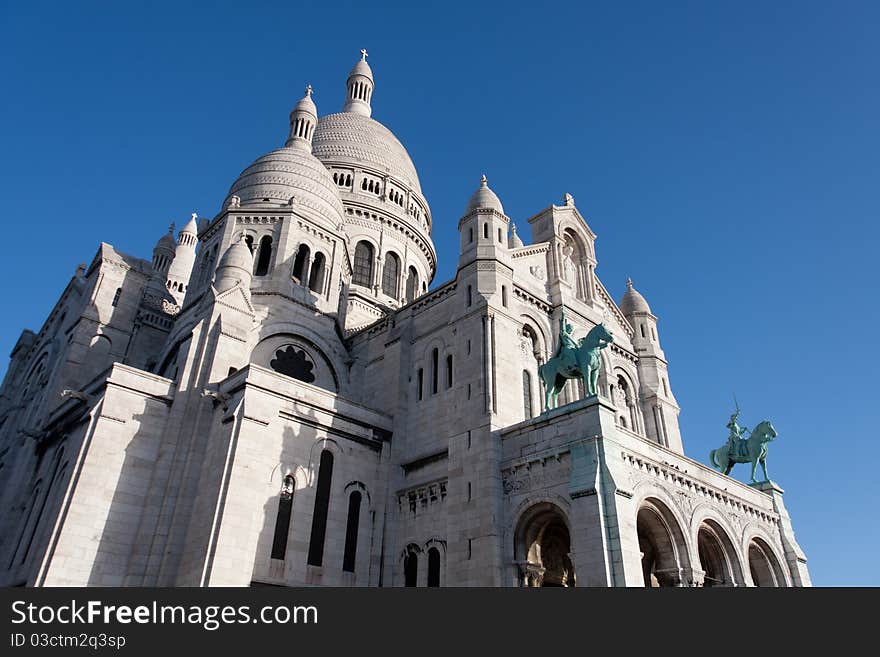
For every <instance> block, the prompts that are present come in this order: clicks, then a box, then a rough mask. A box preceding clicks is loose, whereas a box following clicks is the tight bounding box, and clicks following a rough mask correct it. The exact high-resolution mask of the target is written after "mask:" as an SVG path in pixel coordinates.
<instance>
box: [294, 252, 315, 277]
mask: <svg viewBox="0 0 880 657" xmlns="http://www.w3.org/2000/svg"><path fill="white" fill-rule="evenodd" d="M310 252H311V251H310V250H309V247H308V246H306V245H305V244H300V245H299V248H298V249H297V250H296V258H294V260H293V280H295V281H296V282H297V283H299V284H300V285H302V283H303V281H305V280H306V279H305V276H306V267H308V262H309V253H310Z"/></svg>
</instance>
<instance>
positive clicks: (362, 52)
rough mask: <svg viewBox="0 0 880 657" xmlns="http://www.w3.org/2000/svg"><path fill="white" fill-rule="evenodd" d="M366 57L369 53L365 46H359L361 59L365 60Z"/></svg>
mask: <svg viewBox="0 0 880 657" xmlns="http://www.w3.org/2000/svg"><path fill="white" fill-rule="evenodd" d="M367 57H369V53H367V50H366V48H361V61H362V62H365V61H367Z"/></svg>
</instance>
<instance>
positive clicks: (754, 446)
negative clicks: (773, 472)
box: [709, 420, 776, 484]
mask: <svg viewBox="0 0 880 657" xmlns="http://www.w3.org/2000/svg"><path fill="white" fill-rule="evenodd" d="M774 438H776V429H774V428H773V425H772V424H771V423H770V420H764V421H763V422H761V423H760V424H759V425H758V426H756V427H755V428H754V429H753V430H752V433H751V435H750V436H749V437H748V438H733V437H732V438H731V439H730V440H728V442H727V444H726V445H723V446H721V447H719V448H718V449H713V450H712V451H711V452H709V462H710V463H712V465H713V466H714V467H716V468H718V469H719V470H721V472H723V473H724V474H730V471H731V469H732V468H733V465H734V463H751V464H752V483H755V484H756V483H758V481H757V480H756V479H755V470H756V469H757V467H758V463H760V464H761V467H762V468H763V469H764V480H765V481H770V477H769V475H768V474H767V443H769V442H770V441H771V440H773V439H774Z"/></svg>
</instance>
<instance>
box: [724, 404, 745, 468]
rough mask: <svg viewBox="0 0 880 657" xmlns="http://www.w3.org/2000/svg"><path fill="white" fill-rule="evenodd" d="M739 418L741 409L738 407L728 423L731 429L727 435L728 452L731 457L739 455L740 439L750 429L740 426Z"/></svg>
mask: <svg viewBox="0 0 880 657" xmlns="http://www.w3.org/2000/svg"><path fill="white" fill-rule="evenodd" d="M738 418H739V409H736V413H734V414H733V415H731V416H730V421H729V422H728V423H727V428H728V429H729V430H730V434H728V436H727V453H728V454H730V456H731V457H735V456H737V455H738V451H739V445H740V440H742V439H743V434H744V433H746V431H748V429H746V428H745V427H740V426H739V424H737V419H738Z"/></svg>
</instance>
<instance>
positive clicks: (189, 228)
mask: <svg viewBox="0 0 880 657" xmlns="http://www.w3.org/2000/svg"><path fill="white" fill-rule="evenodd" d="M196 219H198V215H197V214H196V213H195V212H193V213H192V217H191V218H190V220H189V221H188V222H187V224H186V226H184V227H183V229H182V230H181V231H180V232H181V233H190V234H192V235H198V234H199V224H198V222H196Z"/></svg>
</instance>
